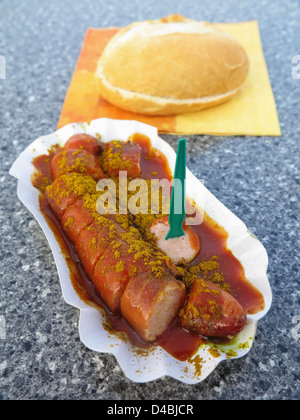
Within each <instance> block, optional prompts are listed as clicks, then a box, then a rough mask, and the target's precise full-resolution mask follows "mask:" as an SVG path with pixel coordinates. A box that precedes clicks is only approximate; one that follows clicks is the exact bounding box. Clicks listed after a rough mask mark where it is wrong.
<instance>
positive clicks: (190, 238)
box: [150, 216, 200, 264]
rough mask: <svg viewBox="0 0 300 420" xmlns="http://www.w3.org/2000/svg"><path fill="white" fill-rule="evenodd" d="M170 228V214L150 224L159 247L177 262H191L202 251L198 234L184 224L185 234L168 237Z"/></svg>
mask: <svg viewBox="0 0 300 420" xmlns="http://www.w3.org/2000/svg"><path fill="white" fill-rule="evenodd" d="M169 229H170V226H169V220H168V216H167V217H162V218H159V219H156V220H155V221H154V222H153V223H152V225H151V226H150V232H151V233H153V234H154V236H155V238H156V241H157V246H158V248H160V249H161V250H162V251H163V252H164V253H165V254H167V255H168V257H170V258H172V260H173V261H174V263H175V264H182V263H189V262H191V261H192V260H193V259H194V258H195V257H196V255H197V254H198V253H199V251H200V240H199V237H198V235H197V234H196V232H194V231H193V230H192V229H191V228H190V227H188V226H185V225H183V230H184V232H185V235H184V236H179V237H178V238H169V239H166V235H167V233H168V232H169Z"/></svg>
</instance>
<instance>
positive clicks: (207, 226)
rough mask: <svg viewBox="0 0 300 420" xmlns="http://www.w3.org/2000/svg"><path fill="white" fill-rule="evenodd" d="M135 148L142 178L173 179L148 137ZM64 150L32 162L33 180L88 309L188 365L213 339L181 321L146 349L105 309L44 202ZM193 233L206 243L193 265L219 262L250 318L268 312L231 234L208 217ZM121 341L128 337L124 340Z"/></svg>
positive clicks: (112, 327)
mask: <svg viewBox="0 0 300 420" xmlns="http://www.w3.org/2000/svg"><path fill="white" fill-rule="evenodd" d="M134 142H135V143H138V144H139V145H140V146H141V148H142V152H141V162H140V166H141V170H142V174H141V178H144V179H169V180H171V179H172V173H171V170H170V168H169V165H168V162H167V159H166V157H165V156H164V155H163V154H162V153H161V152H159V151H158V150H156V149H154V148H152V147H151V142H150V139H148V138H147V137H146V136H143V135H138V134H135V135H134ZM60 150H61V148H60V147H59V146H54V147H52V149H51V150H50V151H49V154H48V155H42V156H38V157H37V158H35V159H34V160H33V165H34V166H35V168H36V170H35V172H34V174H33V176H32V184H33V185H34V186H35V187H36V188H37V189H39V190H40V191H41V194H40V209H41V211H42V213H43V215H44V217H45V219H46V221H47V223H48V225H49V227H50V228H51V230H52V231H53V233H54V235H55V238H56V240H57V242H58V244H59V245H60V248H61V251H62V253H63V255H64V257H65V260H66V263H67V265H68V267H69V271H70V278H71V281H72V285H73V287H74V289H75V290H76V292H77V294H78V295H79V296H80V298H81V299H82V300H83V301H85V302H86V303H88V304H90V305H92V306H95V307H96V308H102V309H104V311H105V314H106V320H107V322H106V323H105V325H104V327H105V328H107V329H109V332H110V333H116V334H118V332H125V333H126V335H127V337H128V339H129V340H130V342H131V343H132V344H133V345H134V346H136V347H137V348H141V349H145V348H150V347H152V346H153V344H156V345H159V346H161V347H162V348H164V349H165V350H166V351H167V352H168V353H169V354H171V355H172V356H174V357H175V358H177V359H178V360H186V359H187V358H189V357H191V356H192V355H193V354H194V353H195V352H196V351H197V349H198V348H199V346H200V345H201V344H202V343H204V342H207V341H208V339H207V338H204V337H199V336H196V335H193V334H192V333H190V332H187V331H186V330H185V329H184V328H182V327H181V325H180V323H179V320H178V318H175V319H174V320H173V321H172V322H171V324H170V325H169V327H168V328H167V330H166V331H165V332H164V333H163V334H162V336H161V337H159V338H158V339H157V341H156V342H155V343H147V342H145V341H143V339H142V338H141V337H140V336H139V335H138V334H137V333H136V332H135V330H134V329H133V328H132V327H131V326H130V324H129V323H128V322H127V321H126V320H125V319H124V318H123V317H122V315H121V314H114V313H112V312H111V311H110V310H109V309H108V308H107V307H106V305H105V303H104V302H103V300H102V299H101V297H100V295H99V293H98V292H97V290H96V288H95V286H94V284H93V282H92V281H91V280H90V279H89V277H88V276H87V274H86V273H85V271H84V268H83V266H82V265H81V263H80V261H79V259H78V257H77V254H76V252H75V250H74V246H73V244H72V243H71V242H70V241H69V239H68V238H67V237H66V235H65V233H64V231H63V229H62V227H61V225H60V222H59V221H58V220H57V219H56V217H55V216H54V214H53V213H52V210H51V208H50V206H49V204H48V202H47V200H46V199H45V198H44V194H43V191H44V189H45V187H46V186H47V185H49V184H51V183H52V179H51V173H50V162H51V159H52V157H53V156H54V155H55V154H56V153H58V152H59V151H60ZM191 228H192V229H193V230H194V231H195V232H196V233H197V235H198V236H199V238H200V242H201V249H200V252H199V254H198V255H197V257H196V258H195V260H194V261H193V262H192V263H191V264H192V265H196V264H198V263H199V262H201V261H202V260H203V259H205V260H209V259H210V258H212V257H213V256H217V259H218V262H219V264H220V271H221V272H222V275H223V276H224V281H225V282H226V283H228V284H229V285H230V290H231V294H232V295H233V296H234V297H235V298H236V299H237V300H238V301H239V303H240V304H241V305H242V306H243V308H244V309H245V311H246V312H247V313H249V314H254V313H257V312H259V311H261V310H262V309H263V308H264V298H263V296H262V294H261V293H260V292H259V291H258V290H257V289H256V288H255V287H254V286H253V285H252V284H251V283H250V282H249V281H248V280H247V278H246V277H245V272H244V268H243V267H242V265H241V263H240V262H239V261H238V260H237V258H235V256H234V255H233V254H232V252H231V251H230V250H229V249H228V248H227V238H228V234H227V232H226V231H225V230H224V229H223V228H222V227H220V226H219V225H217V224H216V223H215V222H214V221H213V220H211V219H210V218H209V217H205V218H204V220H203V222H202V223H201V224H200V225H196V226H191ZM120 337H124V335H123V334H122V336H121V335H120Z"/></svg>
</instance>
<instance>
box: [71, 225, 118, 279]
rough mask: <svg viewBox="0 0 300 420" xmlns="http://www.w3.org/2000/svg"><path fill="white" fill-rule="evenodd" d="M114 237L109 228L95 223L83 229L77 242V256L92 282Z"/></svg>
mask: <svg viewBox="0 0 300 420" xmlns="http://www.w3.org/2000/svg"><path fill="white" fill-rule="evenodd" d="M112 237H114V234H113V233H111V234H110V230H109V227H108V226H106V225H105V224H99V223H98V222H94V223H92V224H91V225H90V226H88V227H86V228H84V229H82V230H81V232H80V233H79V235H78V236H77V238H76V240H75V249H76V252H77V255H78V257H79V259H80V261H81V263H82V264H83V266H84V268H85V271H86V273H87V274H88V276H89V277H90V278H91V280H93V274H94V268H95V265H96V263H97V261H98V260H99V258H100V257H101V255H103V254H104V252H105V251H106V249H107V248H108V246H109V244H110V243H111V241H112V240H113V239H112Z"/></svg>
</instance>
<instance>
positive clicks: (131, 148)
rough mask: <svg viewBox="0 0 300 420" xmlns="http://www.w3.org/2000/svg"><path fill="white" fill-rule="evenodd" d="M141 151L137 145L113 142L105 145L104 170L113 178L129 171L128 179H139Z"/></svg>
mask: <svg viewBox="0 0 300 420" xmlns="http://www.w3.org/2000/svg"><path fill="white" fill-rule="evenodd" d="M141 150H142V149H141V147H140V146H139V145H138V144H136V143H131V142H123V141H119V140H113V141H111V142H109V143H107V144H106V145H105V149H104V153H103V160H102V164H103V169H104V170H105V171H106V172H107V173H108V174H109V175H111V176H116V177H117V176H119V171H127V176H128V178H137V177H139V176H140V175H141V167H140V158H141Z"/></svg>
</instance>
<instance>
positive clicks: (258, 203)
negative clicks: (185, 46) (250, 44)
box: [0, 0, 300, 400]
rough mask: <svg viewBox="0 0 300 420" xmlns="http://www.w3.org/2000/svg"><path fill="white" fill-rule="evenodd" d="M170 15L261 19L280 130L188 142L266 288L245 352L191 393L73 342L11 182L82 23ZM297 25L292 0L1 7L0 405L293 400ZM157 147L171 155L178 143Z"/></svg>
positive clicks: (297, 335) (47, 261) (299, 378)
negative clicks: (238, 225) (257, 247)
mask: <svg viewBox="0 0 300 420" xmlns="http://www.w3.org/2000/svg"><path fill="white" fill-rule="evenodd" d="M170 13H182V14H184V15H185V16H187V17H191V18H195V19H197V20H207V21H213V22H238V21H245V20H252V19H256V20H258V22H259V27H260V31H261V37H262V43H263V49H264V53H265V58H266V62H267V66H268V70H269V76H270V79H271V83H272V87H273V91H274V96H275V100H276V103H277V107H278V114H279V120H280V124H281V129H282V136H281V137H250V136H249V137H248V136H236V137H231V136H228V137H226V136H225V137H224V136H188V137H187V138H188V167H189V168H190V169H191V171H192V172H193V173H194V174H195V175H196V176H197V177H199V178H201V179H204V181H205V185H206V187H208V189H209V190H210V191H211V192H212V193H213V194H215V195H216V197H217V198H218V199H219V200H220V201H221V202H222V203H224V204H225V205H226V206H227V207H228V208H229V209H230V210H231V211H233V212H234V213H235V214H236V215H237V216H238V217H240V218H241V219H242V220H243V221H244V222H245V223H246V225H247V226H248V228H249V230H250V231H252V232H253V233H254V234H255V235H256V236H257V237H258V238H259V240H260V241H261V242H262V243H263V245H264V246H265V248H266V250H267V252H268V255H269V268H268V276H269V281H270V284H271V287H272V291H273V304H272V307H271V310H270V311H269V313H268V314H267V316H266V317H265V318H264V319H262V320H261V321H260V322H259V325H258V330H257V336H256V340H255V342H254V346H253V348H252V349H251V351H250V352H249V353H248V355H247V356H246V357H243V358H241V359H237V360H230V361H225V362H222V363H221V364H220V365H219V366H218V367H217V368H216V369H215V371H214V372H213V373H212V374H211V375H210V376H209V377H208V378H207V379H206V380H205V381H204V382H202V383H199V384H197V385H193V386H191V385H185V384H183V383H180V382H177V381H176V380H174V379H171V378H168V377H164V378H162V379H159V380H156V381H153V382H150V383H144V384H137V383H132V382H130V381H129V380H128V379H127V378H126V377H124V375H123V373H122V371H121V369H120V368H119V366H118V364H117V363H116V361H115V359H114V357H113V356H111V355H106V354H99V353H95V352H92V351H90V350H89V349H87V348H86V347H85V346H84V345H83V344H82V343H81V342H80V339H79V334H78V316H79V312H78V310H76V309H75V308H73V307H71V306H69V305H68V304H66V303H65V301H64V300H63V298H62V295H61V291H60V285H59V281H58V275H57V271H56V266H55V263H54V260H53V257H52V254H51V251H50V248H49V246H48V243H47V241H46V239H45V237H44V235H43V233H42V231H41V229H40V227H39V225H38V224H37V222H36V221H35V219H34V218H33V217H32V215H31V214H30V213H29V212H28V210H27V209H26V208H25V207H24V206H23V205H22V204H21V203H20V202H19V200H18V198H17V195H16V187H17V182H16V180H15V179H13V178H12V177H10V176H9V174H8V171H9V169H10V167H11V165H12V163H13V162H14V160H15V159H16V157H17V156H18V155H19V153H20V152H21V151H23V149H24V148H25V147H26V146H27V145H28V144H29V143H31V142H32V141H33V140H34V139H35V138H37V137H39V136H41V135H44V134H48V133H50V132H52V131H54V130H55V127H56V124H57V122H58V118H59V115H60V111H61V108H62V104H63V101H64V97H65V94H66V90H67V88H68V86H69V83H70V79H71V77H72V73H73V70H74V67H75V64H76V61H77V58H78V54H79V52H80V49H81V45H82V41H83V37H84V34H85V32H86V30H87V28H88V27H108V26H124V25H126V24H129V23H130V22H132V21H135V20H144V19H149V18H159V17H162V16H167V15H169V14H170ZM299 22H300V5H299V2H298V1H296V0H285V1H279V0H273V1H271V0H266V1H263V2H262V1H259V0H254V1H253V0H251V1H250V0H244V1H241V2H235V1H227V2H224V1H219V0H217V1H214V2H211V1H208V0H203V1H201V2H189V1H186V0H183V1H175V2H174V1H173V0H172V1H171V0H165V1H163V2H157V1H154V0H147V1H143V2H141V1H139V0H131V1H129V0H110V1H109V2H105V1H103V0H98V1H93V0H86V1H84V2H82V1H78V0H76V1H74V0H72V1H71V0H65V1H58V0H53V1H51V2H48V1H45V0H31V1H28V2H19V1H17V0H4V1H3V0H0V55H2V56H4V57H5V60H6V79H5V80H3V79H0V98H1V106H0V118H1V119H0V128H1V130H0V133H1V143H0V164H1V166H0V187H1V204H0V223H1V234H0V235H1V236H0V247H1V258H0V273H1V285H0V346H1V347H0V348H1V350H0V375H1V380H0V398H1V399H3V400H7V399H70V400H71V399H74V400H77V399H98V400H99V399H103V400H104V399H105V400H109V399H120V400H121V399H122V400H126V399H127V400H131V399H138V400H142V399H151V400H152V399H155V400H162V399H167V400H174V399H182V400H199V399H208V400H213V399H243V400H246V399H299V397H300V371H299V366H300V351H299V345H300V329H299V328H298V327H297V325H298V326H299V322H300V321H299V316H300V288H299V284H300V282H299V261H300V257H299V256H300V240H299V229H300V217H299V215H300V203H299V201H300V200H299V199H300V144H299V142H300V124H299V121H300V104H299V99H300V79H296V78H293V77H292V67H293V66H295V64H292V57H293V56H296V55H299V54H300V45H299V39H300V24H299ZM299 73H300V71H298V74H299ZM162 137H163V138H164V139H165V140H167V141H168V142H169V143H170V144H171V145H172V146H173V147H174V148H175V147H176V143H177V140H178V136H167V135H163V136H162ZM297 316H298V318H297ZM297 319H298V321H297Z"/></svg>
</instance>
